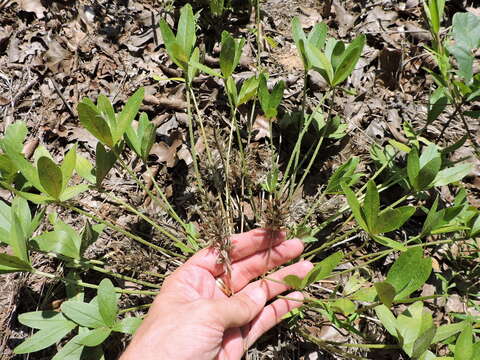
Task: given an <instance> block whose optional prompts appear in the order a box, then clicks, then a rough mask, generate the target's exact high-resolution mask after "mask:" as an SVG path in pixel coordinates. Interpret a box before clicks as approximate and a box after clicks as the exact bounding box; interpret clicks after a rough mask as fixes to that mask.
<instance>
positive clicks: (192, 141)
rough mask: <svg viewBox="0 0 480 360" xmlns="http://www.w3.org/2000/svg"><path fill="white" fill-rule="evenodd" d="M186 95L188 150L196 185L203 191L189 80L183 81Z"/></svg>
mask: <svg viewBox="0 0 480 360" xmlns="http://www.w3.org/2000/svg"><path fill="white" fill-rule="evenodd" d="M185 80H186V81H185V86H186V93H187V118H188V135H189V140H190V149H191V152H192V161H193V169H194V171H195V177H196V179H197V183H198V184H197V185H198V186H199V187H200V188H201V189H203V181H202V176H201V175H200V170H199V167H198V159H197V151H196V149H195V136H194V134H193V115H192V100H191V98H190V87H191V85H190V79H188V78H186V79H185Z"/></svg>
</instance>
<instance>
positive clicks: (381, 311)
mask: <svg viewBox="0 0 480 360" xmlns="http://www.w3.org/2000/svg"><path fill="white" fill-rule="evenodd" d="M374 310H375V314H377V317H378V320H380V322H381V323H382V325H383V326H384V327H385V329H387V331H388V332H389V333H390V335H392V336H393V337H398V334H397V326H396V324H397V320H396V319H395V316H394V315H393V313H392V312H391V311H390V309H389V308H388V307H386V306H385V305H379V306H376V307H375V308H374Z"/></svg>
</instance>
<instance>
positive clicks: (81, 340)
mask: <svg viewBox="0 0 480 360" xmlns="http://www.w3.org/2000/svg"><path fill="white" fill-rule="evenodd" d="M83 298H84V294H83V293H82V292H79V293H78V294H76V295H75V296H72V297H71V298H70V299H69V300H68V301H65V302H64V303H62V305H61V312H56V311H34V312H28V313H23V314H21V315H20V316H19V317H18V321H19V322H20V323H21V324H23V325H25V326H28V327H31V328H33V329H38V331H37V332H36V333H35V334H34V335H32V336H31V337H29V338H28V339H27V340H25V341H24V342H23V343H21V344H20V345H18V346H17V347H16V348H15V350H14V352H15V353H16V354H27V353H31V352H35V351H39V350H42V349H45V348H47V347H49V346H51V345H54V344H56V343H57V342H59V341H60V340H61V339H63V338H64V337H65V336H67V335H69V334H70V333H72V332H75V333H77V335H75V336H74V337H73V338H72V339H70V340H69V341H68V342H67V343H66V344H65V345H64V346H63V347H62V349H61V350H60V351H59V352H58V353H57V354H56V355H55V356H54V357H53V358H52V359H54V360H59V359H81V358H84V357H85V356H88V358H89V359H104V354H103V350H102V346H101V344H102V343H103V342H104V341H105V340H106V339H107V338H108V337H109V336H110V334H111V333H113V332H119V333H124V334H133V333H134V332H135V330H136V329H137V328H138V327H139V326H140V324H141V322H142V319H141V318H139V317H126V318H123V319H118V315H119V309H118V305H117V294H116V293H115V288H114V286H113V284H112V282H111V281H110V280H108V279H103V280H102V281H101V282H100V285H99V286H98V291H97V296H96V297H94V298H93V299H92V300H91V301H90V302H84V301H83V300H84V299H83Z"/></svg>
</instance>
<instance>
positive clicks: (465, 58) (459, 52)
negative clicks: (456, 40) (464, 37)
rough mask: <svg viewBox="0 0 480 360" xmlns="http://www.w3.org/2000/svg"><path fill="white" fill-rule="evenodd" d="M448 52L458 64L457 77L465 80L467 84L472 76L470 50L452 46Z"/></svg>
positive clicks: (472, 58)
mask: <svg viewBox="0 0 480 360" xmlns="http://www.w3.org/2000/svg"><path fill="white" fill-rule="evenodd" d="M448 50H449V51H450V52H451V53H452V54H453V56H455V58H456V59H457V63H458V75H460V76H461V77H462V78H464V79H465V82H466V83H467V84H468V83H469V82H470V81H471V80H472V76H473V60H474V56H473V55H472V52H471V49H468V48H466V47H465V46H462V45H452V46H449V47H448Z"/></svg>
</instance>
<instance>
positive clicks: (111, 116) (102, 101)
mask: <svg viewBox="0 0 480 360" xmlns="http://www.w3.org/2000/svg"><path fill="white" fill-rule="evenodd" d="M97 109H98V111H99V112H100V114H102V115H103V118H104V119H107V121H108V123H109V124H110V128H111V129H114V128H115V126H116V125H117V118H116V116H115V110H113V106H112V103H111V102H110V99H109V98H108V97H106V96H105V95H103V94H100V95H98V98H97Z"/></svg>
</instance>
